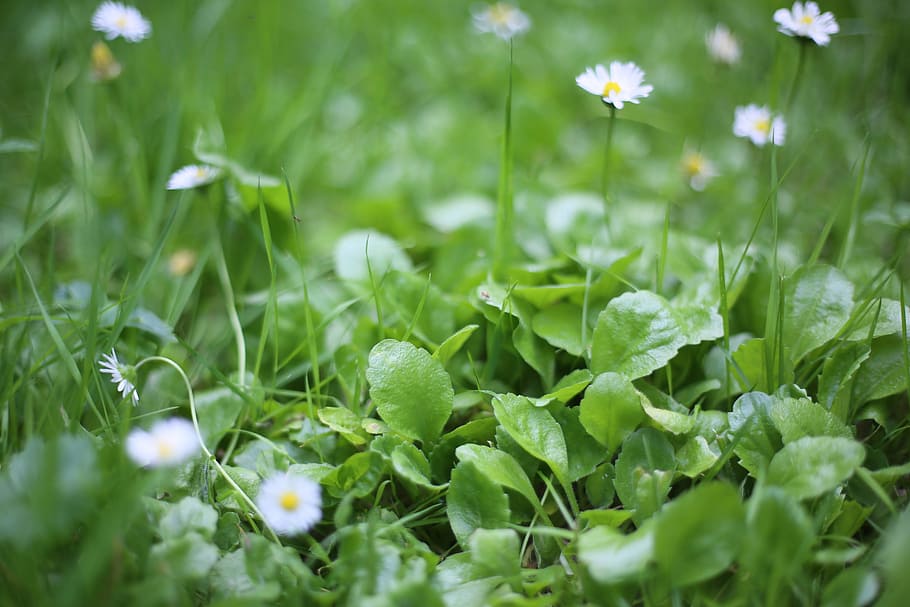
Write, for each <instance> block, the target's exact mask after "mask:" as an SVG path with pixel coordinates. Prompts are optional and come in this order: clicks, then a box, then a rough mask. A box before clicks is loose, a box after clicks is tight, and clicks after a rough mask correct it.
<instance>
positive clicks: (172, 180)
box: [167, 164, 221, 190]
mask: <svg viewBox="0 0 910 607" xmlns="http://www.w3.org/2000/svg"><path fill="white" fill-rule="evenodd" d="M220 176H221V170H220V169H218V168H216V167H212V166H208V165H204V164H191V165H188V166H185V167H183V168H181V169H177V170H176V171H174V172H173V173H172V174H171V176H170V177H169V178H168V180H167V189H169V190H189V189H191V188H197V187H199V186H201V185H206V184H209V183H212V182H213V181H215V180H216V179H218V178H219V177H220Z"/></svg>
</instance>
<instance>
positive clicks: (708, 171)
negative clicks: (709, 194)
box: [682, 150, 718, 192]
mask: <svg viewBox="0 0 910 607" xmlns="http://www.w3.org/2000/svg"><path fill="white" fill-rule="evenodd" d="M682 168H683V172H684V173H685V174H686V177H688V178H689V185H690V186H691V187H692V189H693V190H695V191H697V192H701V191H702V190H704V189H705V186H707V185H708V182H709V181H711V180H712V179H714V178H715V177H717V175H718V173H717V169H716V168H715V167H714V163H713V162H711V161H710V160H708V159H707V158H705V155H704V154H702V153H701V152H696V151H694V150H689V151H687V152H686V153H685V154H683V159H682Z"/></svg>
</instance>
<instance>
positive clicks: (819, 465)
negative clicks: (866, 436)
mask: <svg viewBox="0 0 910 607" xmlns="http://www.w3.org/2000/svg"><path fill="white" fill-rule="evenodd" d="M865 458H866V450H865V449H864V448H863V446H862V445H861V444H860V443H858V442H856V441H855V440H852V439H849V438H840V437H832V436H806V437H804V438H801V439H799V440H797V441H794V442H792V443H788V444H787V445H785V446H784V448H783V449H781V450H780V451H779V452H778V453H777V454H776V455H775V456H774V457H773V458H772V459H771V464H770V465H769V466H768V482H769V483H770V484H772V485H778V486H780V487H782V488H783V489H784V490H785V491H787V492H788V493H789V494H790V495H792V496H793V497H795V498H797V499H806V498H811V497H816V496H818V495H821V494H822V493H825V492H826V491H830V490H831V489H834V488H835V487H837V486H838V485H840V484H841V483H842V482H844V481H845V480H847V479H848V478H850V477H851V476H852V475H853V472H854V470H856V469H857V468H858V467H859V466H860V465H861V464H862V463H863V460H864V459H865Z"/></svg>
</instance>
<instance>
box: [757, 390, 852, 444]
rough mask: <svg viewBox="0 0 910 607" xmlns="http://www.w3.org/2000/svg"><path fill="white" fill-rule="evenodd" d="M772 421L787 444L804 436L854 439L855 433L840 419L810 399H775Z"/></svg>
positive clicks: (772, 408) (772, 407)
mask: <svg viewBox="0 0 910 607" xmlns="http://www.w3.org/2000/svg"><path fill="white" fill-rule="evenodd" d="M771 420H772V421H773V422H774V425H775V426H776V427H777V430H778V431H779V432H780V435H781V438H782V439H783V441H784V444H786V443H792V442H793V441H795V440H798V439H800V438H802V437H804V436H840V437H843V438H853V433H852V432H850V429H849V428H847V426H845V425H844V424H843V423H842V422H841V421H840V420H839V419H837V418H836V417H834V415H833V414H832V413H831V412H829V411H826V410H825V408H824V407H822V406H821V405H819V404H818V403H814V402H812V401H811V400H809V399H808V398H799V399H797V398H775V399H774V403H773V404H772V405H771Z"/></svg>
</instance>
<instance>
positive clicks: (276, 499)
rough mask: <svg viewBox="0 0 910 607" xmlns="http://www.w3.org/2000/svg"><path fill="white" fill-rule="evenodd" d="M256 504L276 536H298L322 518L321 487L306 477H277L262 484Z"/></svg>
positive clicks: (285, 475) (272, 477) (279, 475)
mask: <svg viewBox="0 0 910 607" xmlns="http://www.w3.org/2000/svg"><path fill="white" fill-rule="evenodd" d="M256 505H257V506H258V507H259V510H260V511H261V512H262V516H263V517H264V518H265V522H266V523H267V524H268V526H269V527H271V528H272V530H274V531H275V533H278V534H280V535H296V534H298V533H303V532H305V531H308V530H309V529H310V528H311V527H313V525H315V524H316V523H318V522H319V520H320V519H321V518H322V488H321V487H320V486H319V483H316V482H314V481H311V480H310V479H308V478H306V477H304V476H295V475H291V474H287V473H284V474H277V475H275V476H271V477H269V478H267V479H265V480H264V481H262V484H261V485H259V494H258V495H257V496H256Z"/></svg>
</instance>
